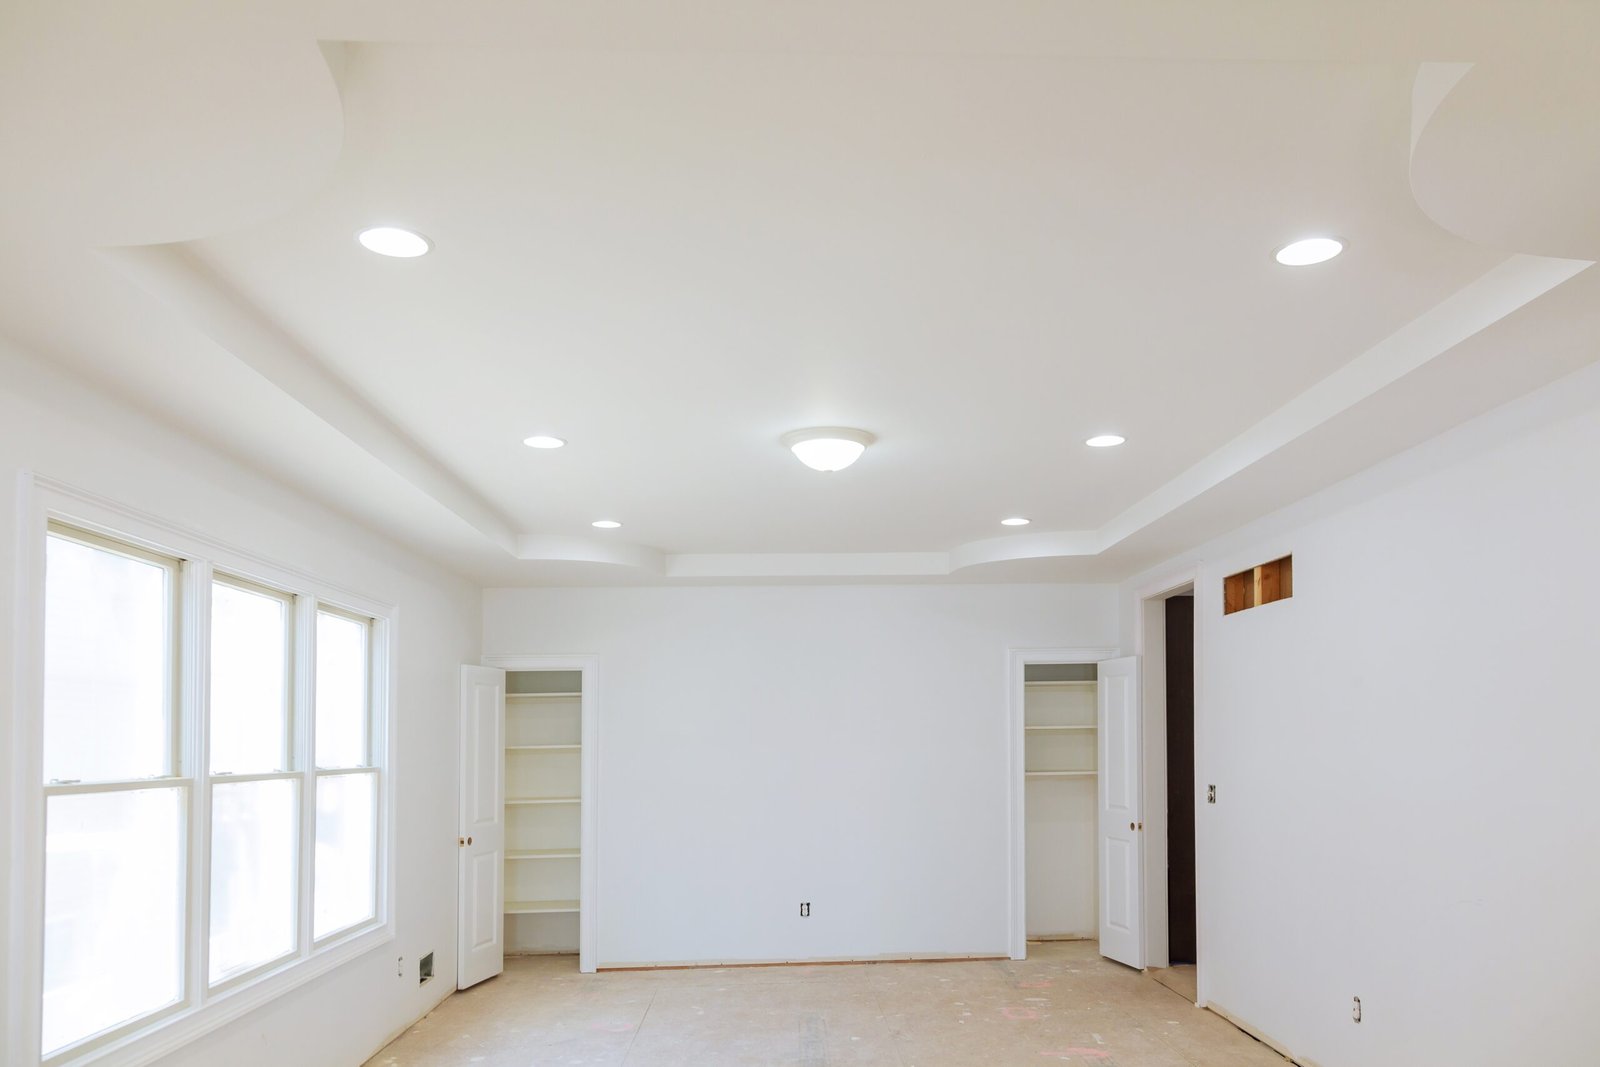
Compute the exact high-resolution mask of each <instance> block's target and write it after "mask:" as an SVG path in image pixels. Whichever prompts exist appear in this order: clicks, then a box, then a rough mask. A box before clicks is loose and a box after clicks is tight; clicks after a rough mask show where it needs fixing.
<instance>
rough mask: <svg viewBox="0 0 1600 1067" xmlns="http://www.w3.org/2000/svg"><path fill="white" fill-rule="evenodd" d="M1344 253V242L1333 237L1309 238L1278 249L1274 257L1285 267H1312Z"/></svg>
mask: <svg viewBox="0 0 1600 1067" xmlns="http://www.w3.org/2000/svg"><path fill="white" fill-rule="evenodd" d="M1343 251H1344V242H1343V241H1340V240H1338V239H1336V238H1333V237H1307V238H1305V239H1304V240H1301V241H1294V242H1291V243H1289V244H1286V245H1284V246H1283V247H1282V248H1280V249H1278V251H1277V254H1276V255H1274V256H1273V258H1274V259H1276V260H1277V261H1278V262H1279V263H1282V264H1283V265H1284V266H1285V267H1310V266H1312V265H1314V264H1317V263H1326V262H1328V260H1330V259H1332V258H1333V257H1334V256H1336V255H1338V254H1339V253H1340V252H1343Z"/></svg>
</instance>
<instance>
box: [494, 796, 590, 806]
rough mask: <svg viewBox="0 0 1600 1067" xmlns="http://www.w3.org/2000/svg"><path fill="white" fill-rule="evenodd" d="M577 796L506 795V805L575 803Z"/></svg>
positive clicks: (577, 799)
mask: <svg viewBox="0 0 1600 1067" xmlns="http://www.w3.org/2000/svg"><path fill="white" fill-rule="evenodd" d="M579 799H580V798H578V797H506V807H508V808H509V807H510V806H511V805H513V804H576V803H578V801H579Z"/></svg>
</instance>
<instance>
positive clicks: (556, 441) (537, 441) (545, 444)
mask: <svg viewBox="0 0 1600 1067" xmlns="http://www.w3.org/2000/svg"><path fill="white" fill-rule="evenodd" d="M522 443H523V444H525V445H527V446H528V447H529V448H560V447H561V446H563V445H565V444H566V442H565V441H563V440H562V439H561V438H559V437H546V436H545V435H544V434H534V435H533V436H532V437H524V438H523V439H522Z"/></svg>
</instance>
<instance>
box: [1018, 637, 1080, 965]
mask: <svg viewBox="0 0 1600 1067" xmlns="http://www.w3.org/2000/svg"><path fill="white" fill-rule="evenodd" d="M1097 685H1098V683H1097V682H1096V666H1095V664H1093V663H1062V664H1042V663H1039V664H1029V665H1028V666H1027V667H1026V668H1025V673H1024V686H1023V690H1024V696H1023V734H1024V736H1023V746H1024V748H1023V753H1024V762H1023V773H1024V777H1025V779H1026V787H1025V788H1026V793H1027V797H1026V804H1025V810H1026V813H1027V840H1026V846H1025V847H1026V850H1027V935H1028V939H1029V940H1034V941H1039V940H1070V939H1077V938H1091V939H1092V938H1094V937H1096V936H1097V935H1098V929H1099V901H1098V897H1099V894H1098V890H1097V885H1098V869H1097V868H1098V864H1097V861H1096V853H1097V851H1098V847H1099V846H1098V828H1097V819H1098V812H1099V807H1098V792H1097V776H1098V773H1099V768H1098V766H1097V752H1098V748H1099V745H1098V734H1097V727H1098V719H1099V716H1098V693H1097Z"/></svg>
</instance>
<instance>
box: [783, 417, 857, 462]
mask: <svg viewBox="0 0 1600 1067" xmlns="http://www.w3.org/2000/svg"><path fill="white" fill-rule="evenodd" d="M782 440H783V443H784V446H785V447H787V448H788V449H789V451H791V452H793V453H794V454H795V457H796V458H797V459H799V460H800V462H801V463H804V464H805V465H806V466H808V467H810V468H811V469H812V470H814V471H842V470H844V469H845V468H846V467H848V466H850V464H852V463H854V462H855V461H856V460H858V459H860V458H861V453H863V452H865V451H866V450H867V446H868V445H870V444H871V443H872V442H874V441H876V440H877V438H876V437H874V436H872V435H871V434H870V433H868V432H867V431H865V430H852V429H851V428H850V427H848V426H814V427H812V428H811V429H809V430H794V431H791V432H789V433H786V434H784V435H783V438H782Z"/></svg>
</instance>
